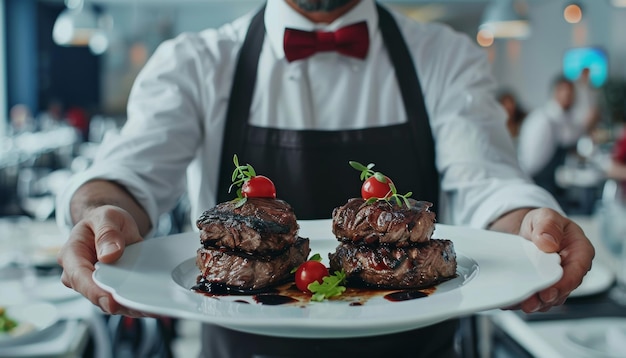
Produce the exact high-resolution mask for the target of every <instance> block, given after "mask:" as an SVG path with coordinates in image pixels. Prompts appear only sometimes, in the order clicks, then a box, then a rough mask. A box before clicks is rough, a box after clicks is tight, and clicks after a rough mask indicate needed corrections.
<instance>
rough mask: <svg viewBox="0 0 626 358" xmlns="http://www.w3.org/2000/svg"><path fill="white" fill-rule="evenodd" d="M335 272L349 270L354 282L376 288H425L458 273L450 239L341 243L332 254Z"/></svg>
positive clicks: (349, 279)
mask: <svg viewBox="0 0 626 358" xmlns="http://www.w3.org/2000/svg"><path fill="white" fill-rule="evenodd" d="M329 258H330V268H331V271H335V270H341V269H343V270H345V272H346V275H347V278H348V281H349V283H350V284H353V285H358V284H364V285H366V286H372V287H376V288H392V289H404V288H424V287H428V286H432V285H435V284H437V283H439V282H442V281H445V280H448V279H450V278H453V277H455V276H456V268H457V262H456V253H455V252H454V245H453V243H452V241H450V240H438V239H432V240H429V241H428V242H426V243H418V244H414V245H412V246H408V247H393V246H388V245H378V246H376V247H371V246H366V245H353V244H349V243H341V244H339V246H338V247H337V249H336V251H335V252H334V253H331V254H329Z"/></svg>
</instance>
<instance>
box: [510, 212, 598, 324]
mask: <svg viewBox="0 0 626 358" xmlns="http://www.w3.org/2000/svg"><path fill="white" fill-rule="evenodd" d="M519 235H521V236H522V237H524V238H526V239H528V240H530V241H532V242H533V243H535V245H537V247H538V248H539V249H540V250H542V251H544V252H556V253H558V254H559V255H560V256H561V266H562V267H563V276H562V277H561V279H560V280H559V281H558V282H557V283H555V284H554V285H552V286H550V287H548V288H546V289H544V290H542V291H540V292H537V293H535V294H534V295H532V296H531V297H529V298H528V299H526V300H525V301H523V302H522V303H521V304H520V305H519V306H517V307H515V308H520V309H522V310H523V311H524V312H526V313H531V312H537V311H541V312H545V311H547V310H549V309H550V308H552V307H553V306H557V305H562V304H563V303H564V302H565V300H566V299H567V297H568V296H569V294H570V293H571V292H572V291H573V290H574V289H575V288H576V287H578V286H579V285H580V284H581V282H582V280H583V277H584V276H585V274H587V272H588V271H589V270H590V269H591V261H592V260H593V257H594V256H595V250H594V248H593V245H591V242H590V241H589V239H588V238H587V237H586V236H585V233H584V232H583V230H582V229H581V228H580V226H578V225H577V224H576V223H575V222H573V221H572V220H570V219H568V218H566V217H564V216H562V215H561V214H559V213H558V212H556V211H554V210H551V209H545V208H544V209H532V210H530V211H528V212H527V213H526V215H524V217H523V219H522V222H521V225H520V231H519Z"/></svg>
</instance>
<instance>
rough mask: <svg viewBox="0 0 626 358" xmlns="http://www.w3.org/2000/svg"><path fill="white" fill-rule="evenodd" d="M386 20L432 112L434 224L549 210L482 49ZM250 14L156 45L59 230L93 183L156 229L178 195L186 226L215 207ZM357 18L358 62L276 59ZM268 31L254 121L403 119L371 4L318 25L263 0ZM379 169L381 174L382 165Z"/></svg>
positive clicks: (404, 21)
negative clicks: (123, 195)
mask: <svg viewBox="0 0 626 358" xmlns="http://www.w3.org/2000/svg"><path fill="white" fill-rule="evenodd" d="M394 15H395V18H396V20H397V22H398V26H399V27H400V30H401V31H402V33H403V34H404V36H405V40H406V42H407V45H408V47H409V48H410V51H411V54H412V56H413V59H414V63H415V66H416V69H417V72H418V74H419V78H420V82H421V85H422V88H423V91H424V93H425V102H426V107H427V111H428V113H429V115H430V124H431V127H432V130H433V135H434V138H435V145H436V153H437V158H436V164H437V167H438V169H439V171H440V173H441V178H442V193H444V195H442V202H441V204H440V206H441V207H442V208H441V210H440V217H439V221H440V222H448V223H454V224H460V225H471V226H475V227H486V226H487V225H488V224H489V223H490V222H492V221H493V220H494V219H496V218H497V217H499V216H500V215H502V214H503V213H505V212H507V211H510V210H513V209H516V208H520V207H552V208H555V209H558V204H557V203H556V202H555V201H554V200H553V199H552V197H551V196H550V195H549V194H548V193H547V192H545V191H544V190H543V189H540V188H539V187H537V186H535V185H533V184H530V182H529V180H528V179H527V178H526V177H525V176H524V175H523V173H522V171H521V170H520V169H519V166H518V163H517V159H516V154H515V150H514V147H513V145H512V142H511V140H510V138H509V136H508V133H507V131H506V127H505V113H504V111H503V110H502V109H501V107H500V106H499V104H498V103H497V102H496V100H495V99H494V94H493V91H494V89H495V83H494V80H493V78H492V77H491V74H490V67H489V64H488V62H487V58H486V55H485V53H484V51H482V50H481V49H479V48H477V46H475V45H474V44H473V43H472V41H471V40H470V39H469V38H468V37H466V36H464V35H461V34H458V33H456V32H454V31H453V30H451V29H450V28H448V27H445V26H443V25H438V24H422V23H417V22H414V21H413V20H410V19H408V18H406V17H404V16H403V15H400V14H397V13H394ZM251 16H252V14H249V15H247V16H245V17H243V18H240V19H237V20H235V21H234V22H232V23H229V24H226V25H224V26H222V27H220V28H219V29H208V30H205V31H202V32H200V33H185V34H181V35H180V36H178V37H176V38H175V39H172V40H168V41H165V42H164V43H163V44H162V45H161V46H160V47H159V48H158V49H157V51H156V52H155V53H154V55H153V56H152V57H151V59H150V61H149V62H148V63H147V64H146V66H145V68H144V69H143V70H142V72H141V73H140V74H139V76H138V77H137V79H136V82H135V84H134V86H133V89H132V91H131V94H130V98H129V103H128V113H127V114H128V119H127V122H126V124H125V126H124V128H123V129H122V131H121V133H120V134H119V135H116V136H109V137H106V138H105V140H104V143H103V144H102V146H101V148H100V150H99V153H98V155H97V157H96V159H95V161H94V163H93V165H92V167H91V168H89V169H88V170H87V171H85V172H82V173H79V174H77V175H76V176H75V178H74V179H73V180H72V182H71V183H70V185H69V186H68V187H67V189H66V190H65V191H64V192H63V193H62V195H60V196H59V199H58V211H57V213H58V220H59V223H60V224H64V225H67V226H69V225H70V224H71V223H70V215H69V201H70V198H71V196H72V195H73V193H74V192H75V190H76V189H77V188H78V187H79V186H80V185H81V184H83V183H85V182H86V181H88V180H90V179H94V178H103V179H110V180H114V181H117V182H119V183H121V184H122V185H124V186H126V188H127V189H128V190H129V191H130V192H131V193H132V194H133V195H134V196H135V198H136V199H137V200H138V202H139V203H141V205H143V207H144V208H145V209H146V211H147V213H148V215H149V216H150V218H151V220H152V222H153V224H154V223H155V222H156V220H157V219H158V217H159V215H160V214H161V213H164V212H167V211H168V210H170V209H171V208H172V207H173V206H174V205H175V204H176V202H177V199H178V198H179V196H180V195H181V194H183V193H184V191H185V190H188V195H189V198H190V202H191V206H192V209H191V217H192V220H194V221H195V219H196V218H198V217H199V215H200V214H201V212H202V211H203V210H206V209H209V208H211V207H212V206H214V205H215V204H216V203H215V197H216V193H215V191H216V188H217V183H218V176H219V175H230V174H231V173H218V168H219V162H220V151H221V147H222V133H223V130H224V121H225V114H226V106H227V102H228V97H229V91H230V88H231V84H232V78H233V74H234V69H235V64H236V60H237V54H238V51H239V49H240V47H241V45H242V42H243V39H244V37H245V34H246V30H247V27H248V25H249V22H250V19H251ZM363 20H365V21H367V24H368V28H369V32H370V35H371V36H370V38H371V43H370V48H369V53H368V55H367V58H366V59H365V60H359V59H354V58H350V57H345V56H342V55H340V54H337V53H331V52H326V53H318V54H316V55H314V56H312V57H310V58H308V59H306V60H301V61H294V62H287V60H286V59H285V55H284V51H283V48H282V43H283V30H284V28H285V27H293V28H298V29H303V30H311V29H320V30H324V31H332V30H334V29H337V28H339V27H342V26H344V25H348V24H352V23H355V22H359V21H363ZM265 24H266V28H267V34H266V38H265V39H266V41H265V42H264V44H263V48H262V52H261V57H260V59H259V71H258V78H257V81H256V89H255V91H254V96H253V100H252V107H251V116H250V123H251V124H252V125H256V126H261V127H273V128H280V129H317V130H335V129H361V128H366V127H377V126H387V125H392V124H397V123H402V122H406V114H405V112H404V107H403V104H402V99H401V95H400V91H399V89H398V85H397V82H396V78H395V76H394V72H393V71H394V70H393V67H392V65H391V63H390V61H389V57H388V55H387V53H386V51H385V48H384V44H383V42H382V38H381V33H380V31H379V29H378V16H377V13H376V11H375V3H374V1H372V0H362V1H361V2H360V3H359V4H358V5H357V6H356V7H355V8H354V9H353V10H352V11H350V12H348V13H347V14H345V15H344V16H343V17H341V18H339V19H337V20H336V21H335V22H333V23H331V24H326V25H320V24H314V23H312V22H310V21H309V20H307V19H306V18H304V17H303V16H301V15H300V14H298V13H297V12H296V11H294V10H293V9H292V8H291V7H289V6H288V5H287V4H286V3H285V1H284V0H269V1H268V3H267V8H266V12H265ZM250 164H252V165H254V163H250ZM377 168H378V169H379V170H381V171H383V172H384V170H385V168H384V163H377ZM185 171H186V175H185ZM185 179H186V180H185ZM405 189H406V190H410V188H405ZM346 199H347V198H346ZM416 199H419V198H416ZM296 214H297V213H296ZM330 215H331V213H330V212H329V213H328V216H329V217H330ZM194 227H195V225H194Z"/></svg>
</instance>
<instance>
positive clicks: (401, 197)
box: [348, 161, 413, 208]
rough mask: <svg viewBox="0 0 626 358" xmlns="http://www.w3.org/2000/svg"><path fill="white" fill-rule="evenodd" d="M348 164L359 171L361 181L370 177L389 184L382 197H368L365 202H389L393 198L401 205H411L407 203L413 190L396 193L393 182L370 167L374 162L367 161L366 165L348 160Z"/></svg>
mask: <svg viewBox="0 0 626 358" xmlns="http://www.w3.org/2000/svg"><path fill="white" fill-rule="evenodd" d="M348 163H349V164H350V166H351V167H352V168H354V169H356V170H358V171H360V172H361V175H360V178H361V180H362V181H366V180H368V179H369V178H371V177H374V178H376V180H377V181H379V182H381V183H383V184H387V185H389V192H388V193H387V195H385V196H384V197H382V198H380V197H371V198H369V199H367V200H366V201H365V202H366V203H367V204H372V203H374V202H376V201H378V200H384V201H386V202H390V201H391V200H395V202H396V203H397V204H398V205H399V206H402V204H405V205H406V206H407V208H410V207H411V204H410V203H409V197H410V196H411V195H413V192H408V193H406V194H398V190H397V189H396V186H395V185H394V184H393V182H392V181H391V180H390V179H389V178H388V177H387V176H386V175H385V174H383V173H381V172H377V171H374V170H373V169H372V168H374V163H369V164H368V165H367V166H365V165H363V164H361V163H359V162H355V161H349V162H348Z"/></svg>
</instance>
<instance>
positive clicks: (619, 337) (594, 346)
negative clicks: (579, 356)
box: [565, 317, 626, 358]
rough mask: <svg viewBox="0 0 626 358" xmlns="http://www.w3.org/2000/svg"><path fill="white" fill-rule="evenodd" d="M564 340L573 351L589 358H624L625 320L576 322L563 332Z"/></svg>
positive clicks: (596, 319)
mask: <svg viewBox="0 0 626 358" xmlns="http://www.w3.org/2000/svg"><path fill="white" fill-rule="evenodd" d="M565 339H566V340H567V342H568V343H569V344H570V346H571V348H573V349H574V350H575V351H579V352H580V351H582V352H585V354H586V355H588V356H589V357H597V358H605V357H606V358H609V357H610V358H618V357H619V358H623V357H626V319H624V318H612V317H611V318H588V319H582V320H578V321H577V322H576V324H575V325H573V326H572V327H570V328H569V329H568V330H567V331H566V332H565Z"/></svg>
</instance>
